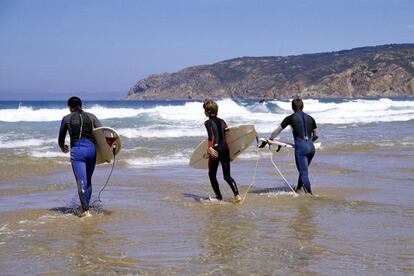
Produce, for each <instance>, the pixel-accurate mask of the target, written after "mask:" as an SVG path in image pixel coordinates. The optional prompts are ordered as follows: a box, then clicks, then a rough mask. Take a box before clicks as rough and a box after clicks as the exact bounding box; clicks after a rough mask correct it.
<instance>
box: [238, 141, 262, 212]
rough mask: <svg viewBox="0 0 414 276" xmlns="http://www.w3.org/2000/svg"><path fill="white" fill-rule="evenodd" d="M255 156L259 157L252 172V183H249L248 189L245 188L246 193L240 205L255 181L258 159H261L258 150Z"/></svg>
mask: <svg viewBox="0 0 414 276" xmlns="http://www.w3.org/2000/svg"><path fill="white" fill-rule="evenodd" d="M256 154H257V155H258V156H259V157H258V158H257V160H256V167H255V168H254V171H253V176H252V181H251V182H250V185H249V187H247V190H246V193H245V194H244V196H243V198H242V200H241V202H240V204H242V203H243V201H244V200H245V199H246V197H247V193H248V192H249V190H250V188H251V187H252V186H253V184H254V182H255V181H256V174H257V167H258V166H259V161H260V158H261V156H262V155H261V154H260V152H259V150H258V149H256Z"/></svg>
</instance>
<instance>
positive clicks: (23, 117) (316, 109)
mask: <svg viewBox="0 0 414 276" xmlns="http://www.w3.org/2000/svg"><path fill="white" fill-rule="evenodd" d="M218 104H219V108H220V109H219V116H220V117H222V118H224V119H225V120H226V122H227V124H228V125H230V126H231V125H237V124H254V125H255V126H256V130H257V132H258V133H259V136H262V137H267V136H268V135H269V133H271V132H272V131H273V130H274V129H275V127H276V126H277V125H278V124H279V123H280V122H281V121H282V119H283V118H284V117H285V116H287V115H288V114H290V113H291V107H290V102H288V101H277V100H274V101H266V102H256V101H233V100H230V99H227V100H222V101H219V102H218ZM84 109H85V110H86V111H88V112H91V113H94V114H95V115H96V116H97V117H98V118H99V119H100V120H101V121H102V124H103V125H104V126H110V127H113V128H115V129H117V130H118V132H119V133H120V135H121V136H122V138H123V142H124V143H123V145H124V149H123V151H122V154H121V155H120V156H119V160H120V161H121V163H122V164H124V165H125V166H129V167H147V166H164V165H169V164H177V163H181V164H183V165H184V164H185V163H187V161H188V159H189V156H190V155H191V152H192V150H193V149H194V147H195V146H196V145H197V144H198V143H199V142H200V141H202V140H203V139H205V136H206V134H205V129H204V124H203V123H204V121H205V117H204V114H203V109H202V104H201V103H200V102H184V101H150V102H125V101H95V102H86V103H85V104H84ZM305 111H306V112H308V113H309V114H311V115H312V116H313V117H314V118H315V119H316V120H317V124H318V126H319V129H320V136H321V141H322V143H323V147H324V149H325V150H330V149H332V148H335V147H341V148H343V147H384V146H388V147H391V146H398V147H405V146H407V147H409V146H413V145H414V138H413V136H412V128H410V126H411V125H412V123H413V120H414V101H413V100H412V99H393V100H392V99H375V100H362V99H356V100H345V99H344V100H305ZM67 113H68V109H67V107H66V103H65V102H41V101H40V102H0V154H1V156H8V158H3V159H2V160H1V163H2V166H7V165H11V166H14V165H15V166H19V167H20V166H23V167H24V166H25V165H26V164H32V163H36V164H38V165H39V166H41V164H43V163H47V164H52V165H53V166H57V167H59V166H60V165H62V164H63V163H67V162H66V161H67V155H65V154H63V153H61V152H60V150H59V148H58V147H57V143H56V141H57V134H58V130H59V126H60V120H61V119H62V117H63V116H64V115H66V114H67ZM281 138H282V139H283V140H287V141H289V140H292V138H291V134H290V132H289V131H285V132H284V133H283V134H282V137H281ZM253 151H254V149H253V148H252V150H250V153H252V152H253ZM249 156H251V154H249V152H248V153H247V154H245V155H243V156H242V158H243V157H244V158H248V157H249Z"/></svg>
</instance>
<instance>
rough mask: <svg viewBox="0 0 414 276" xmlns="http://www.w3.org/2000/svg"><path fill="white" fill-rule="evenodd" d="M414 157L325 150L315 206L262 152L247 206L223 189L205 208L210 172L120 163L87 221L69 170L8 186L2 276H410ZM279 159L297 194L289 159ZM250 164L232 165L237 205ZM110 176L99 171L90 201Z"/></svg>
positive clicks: (316, 172) (0, 221) (317, 167)
mask: <svg viewBox="0 0 414 276" xmlns="http://www.w3.org/2000/svg"><path fill="white" fill-rule="evenodd" d="M413 156H414V151H413V150H412V149H411V150H408V149H404V150H400V151H398V152H396V151H391V150H390V149H383V150H381V151H376V152H359V151H358V152H355V151H354V152H352V151H345V152H339V151H336V152H325V151H324V150H323V149H321V150H319V151H318V153H317V156H316V157H315V160H314V164H312V166H311V181H312V183H313V188H314V192H315V194H316V195H315V196H313V197H311V196H304V195H301V196H297V195H295V194H293V193H292V192H289V189H288V187H287V185H286V184H284V182H283V181H282V179H281V177H280V176H279V175H278V174H277V173H276V171H275V169H274V167H273V166H272V164H271V162H270V155H269V152H268V151H267V152H266V151H264V152H261V159H260V163H259V167H258V171H257V177H256V179H255V182H254V185H253V187H252V188H251V190H250V192H249V193H248V194H247V197H246V200H245V201H244V202H243V204H240V205H237V204H233V203H231V202H230V201H231V191H230V189H229V187H228V186H227V184H225V183H224V181H220V183H221V190H222V191H223V194H224V198H225V200H224V202H222V203H218V202H210V201H207V200H203V199H204V198H206V197H208V196H209V195H212V190H211V188H210V186H209V183H208V179H207V176H206V171H203V170H195V169H190V168H189V167H188V166H186V165H178V166H172V165H169V166H162V167H153V168H142V169H139V168H138V169H131V168H127V167H124V166H123V165H122V164H120V165H119V166H118V167H117V168H116V169H115V172H114V174H113V176H112V178H111V180H110V182H109V184H108V187H107V188H106V190H104V192H103V193H102V194H101V199H102V202H96V203H95V204H94V207H93V211H92V213H93V217H91V218H79V217H78V216H77V214H78V212H79V209H78V208H79V200H78V198H77V193H76V188H75V183H74V179H72V178H73V176H72V175H71V172H70V171H66V170H61V171H58V172H55V173H51V174H45V175H39V176H36V177H35V178H33V177H31V178H30V180H29V178H20V179H17V180H13V181H10V182H9V185H5V183H2V185H1V187H2V189H1V192H0V197H1V200H0V210H1V216H0V248H1V250H0V266H1V267H2V274H3V275H11V274H29V273H30V274H32V273H34V274H47V275H54V274H85V273H86V274H89V273H93V274H139V275H142V274H144V275H147V274H148V275H160V274H164V275H165V274H173V275H174V274H180V275H183V274H186V275H200V274H202V275H223V274H226V275H246V274H261V275H283V274H292V273H293V274H294V275H305V274H306V275H333V274H334V275H349V274H353V275H378V274H379V275H410V274H412V273H414V263H413V260H414V249H413V248H414V246H413V245H414V244H413V242H414V239H413V234H412V229H413V227H414V220H413V217H414V211H413V210H414V205H413V201H412V195H413V194H414V191H413V182H414V179H413V177H412V168H411V166H410V165H407V164H409V160H412V159H413ZM274 160H275V163H276V164H277V165H278V167H279V168H280V170H281V171H282V172H283V173H284V175H285V177H286V179H287V180H288V181H289V182H290V183H292V184H294V183H295V181H296V177H297V173H296V169H295V167H294V164H293V159H292V154H291V153H290V152H281V153H277V154H274ZM255 164H256V160H255V159H254V158H252V159H249V160H240V161H236V162H234V163H233V167H232V172H233V175H234V178H235V179H236V181H237V182H238V183H239V188H240V190H241V193H242V194H244V193H245V191H246V190H247V188H248V186H249V184H250V183H251V181H252V175H253V172H254V167H255ZM362 164H363V166H362ZM108 166H109V165H106V166H104V167H98V168H97V171H96V173H95V177H94V195H93V199H96V197H97V193H98V191H99V189H100V188H101V187H102V184H103V183H104V182H105V180H106V176H107V173H108V171H109V170H108V169H109V167H108Z"/></svg>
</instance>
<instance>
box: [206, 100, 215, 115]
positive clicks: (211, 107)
mask: <svg viewBox="0 0 414 276" xmlns="http://www.w3.org/2000/svg"><path fill="white" fill-rule="evenodd" d="M203 108H204V111H205V112H206V113H207V114H208V116H217V113H218V105H217V103H216V102H215V101H213V100H210V99H206V100H205V101H204V103H203Z"/></svg>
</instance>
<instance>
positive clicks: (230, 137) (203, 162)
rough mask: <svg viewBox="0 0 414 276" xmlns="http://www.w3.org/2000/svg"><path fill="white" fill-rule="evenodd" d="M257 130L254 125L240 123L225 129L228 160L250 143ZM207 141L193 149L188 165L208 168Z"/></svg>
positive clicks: (196, 167) (254, 137)
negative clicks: (228, 152)
mask: <svg viewBox="0 0 414 276" xmlns="http://www.w3.org/2000/svg"><path fill="white" fill-rule="evenodd" d="M256 136H257V132H256V130H255V128H254V125H240V126H234V127H230V128H229V129H228V130H227V131H226V142H227V145H228V146H229V150H230V160H234V159H235V158H236V157H237V156H238V155H239V154H240V153H242V152H243V151H244V150H245V149H247V148H248V147H249V146H250V144H251V143H252V142H253V141H254V140H255V139H256ZM207 147H208V141H207V140H205V141H203V142H201V143H200V144H199V145H198V146H197V147H196V149H195V150H194V152H193V154H192V156H191V159H190V166H191V167H193V168H195V169H207V168H208V158H209V156H208V154H207Z"/></svg>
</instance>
